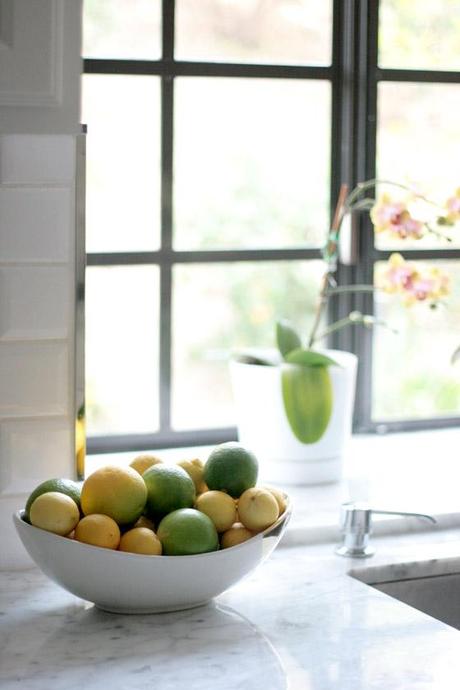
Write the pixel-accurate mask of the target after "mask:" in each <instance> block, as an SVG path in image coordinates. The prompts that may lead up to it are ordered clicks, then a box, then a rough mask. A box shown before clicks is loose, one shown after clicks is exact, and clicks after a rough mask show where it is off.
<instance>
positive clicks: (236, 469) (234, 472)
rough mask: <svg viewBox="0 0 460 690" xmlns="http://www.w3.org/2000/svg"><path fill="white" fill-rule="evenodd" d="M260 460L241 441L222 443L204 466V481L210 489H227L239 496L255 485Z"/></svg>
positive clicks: (234, 496)
mask: <svg viewBox="0 0 460 690" xmlns="http://www.w3.org/2000/svg"><path fill="white" fill-rule="evenodd" d="M258 467H259V466H258V462H257V458H256V456H255V455H254V453H251V451H250V450H247V449H246V448H244V447H243V446H241V445H240V444H239V443H233V442H229V443H221V444H220V445H219V446H216V447H215V448H214V450H213V451H211V454H210V455H209V457H208V459H207V461H206V465H205V468H204V481H205V482H206V484H207V485H208V487H209V489H211V490H214V489H215V490H217V491H226V492H227V493H229V494H230V496H233V498H239V496H241V494H242V493H243V491H246V489H249V488H251V487H252V486H255V484H256V482H257V474H258Z"/></svg>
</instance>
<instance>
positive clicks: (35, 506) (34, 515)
mask: <svg viewBox="0 0 460 690" xmlns="http://www.w3.org/2000/svg"><path fill="white" fill-rule="evenodd" d="M79 519H80V511H79V510H78V506H77V504H76V503H75V501H74V500H73V499H72V498H70V496H67V495H66V494H62V493H60V492H59V491H49V492H48V493H45V494H41V495H40V496H38V498H36V499H35V501H34V502H33V503H32V505H31V506H30V521H31V523H32V524H33V525H34V526H35V527H40V528H41V529H45V530H47V531H48V532H54V534H60V535H61V536H65V535H66V534H69V532H71V531H72V530H73V528H74V527H75V525H76V524H77V522H78V521H79Z"/></svg>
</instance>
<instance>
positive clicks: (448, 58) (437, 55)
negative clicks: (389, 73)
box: [379, 0, 460, 70]
mask: <svg viewBox="0 0 460 690" xmlns="http://www.w3.org/2000/svg"><path fill="white" fill-rule="evenodd" d="M379 28H380V31H379V62H380V65H381V66H382V67H393V68H402V69H443V70H459V69H460V0H423V2H411V0H408V1H407V0H404V1H402V0H380V27H379Z"/></svg>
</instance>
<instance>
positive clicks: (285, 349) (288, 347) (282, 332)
mask: <svg viewBox="0 0 460 690" xmlns="http://www.w3.org/2000/svg"><path fill="white" fill-rule="evenodd" d="M276 342H277V345H278V349H279V351H280V352H281V355H282V356H283V357H286V355H287V354H288V353H289V352H291V351H292V350H295V349H297V348H299V347H301V345H302V341H301V340H300V336H299V334H298V333H297V331H296V330H295V329H294V328H293V327H292V326H291V324H290V323H289V322H288V321H284V320H283V321H278V322H277V324H276Z"/></svg>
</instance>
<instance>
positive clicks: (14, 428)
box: [0, 418, 72, 496]
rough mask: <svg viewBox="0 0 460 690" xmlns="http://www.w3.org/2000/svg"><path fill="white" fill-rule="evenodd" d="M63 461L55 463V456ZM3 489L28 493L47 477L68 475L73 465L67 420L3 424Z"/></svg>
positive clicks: (0, 471) (8, 492)
mask: <svg viewBox="0 0 460 690" xmlns="http://www.w3.org/2000/svg"><path fill="white" fill-rule="evenodd" d="M57 454H58V455H59V457H60V458H61V462H60V464H59V465H56V455H57ZM0 457H1V458H3V462H2V463H1V464H0V492H1V493H2V495H4V496H9V495H13V494H18V493H22V492H25V493H27V494H29V493H30V492H31V491H32V490H33V489H34V488H35V487H36V486H37V485H38V484H40V483H41V482H42V481H44V480H45V479H50V478H51V477H56V476H69V473H71V472H72V467H71V466H69V458H71V441H70V437H69V429H68V423H67V420H66V419H63V418H55V419H53V418H45V419H39V420H37V419H32V420H28V419H25V420H22V419H15V420H12V421H3V422H2V423H0Z"/></svg>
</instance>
